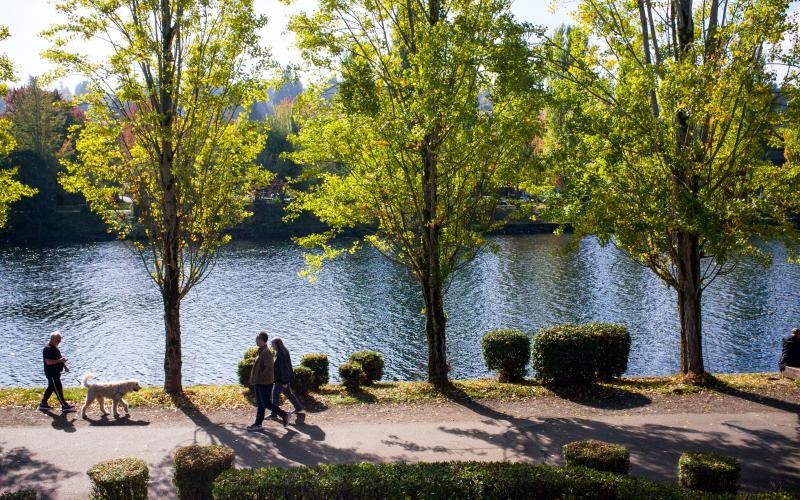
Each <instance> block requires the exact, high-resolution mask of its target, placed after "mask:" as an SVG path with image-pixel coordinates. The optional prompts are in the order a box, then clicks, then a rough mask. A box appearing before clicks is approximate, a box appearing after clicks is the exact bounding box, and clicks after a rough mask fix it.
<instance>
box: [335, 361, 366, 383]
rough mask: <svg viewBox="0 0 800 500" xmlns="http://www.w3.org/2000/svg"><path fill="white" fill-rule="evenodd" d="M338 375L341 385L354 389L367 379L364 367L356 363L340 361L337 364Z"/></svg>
mask: <svg viewBox="0 0 800 500" xmlns="http://www.w3.org/2000/svg"><path fill="white" fill-rule="evenodd" d="M339 377H341V379H342V385H343V386H345V387H347V388H348V389H355V388H357V387H359V386H360V385H363V384H364V383H365V382H366V381H367V376H366V374H365V373H364V369H363V368H361V365H360V364H358V363H342V364H341V365H339Z"/></svg>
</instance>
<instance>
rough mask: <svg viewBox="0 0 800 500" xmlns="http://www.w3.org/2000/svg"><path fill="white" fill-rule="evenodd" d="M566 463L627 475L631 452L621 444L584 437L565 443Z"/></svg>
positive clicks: (563, 449) (563, 448)
mask: <svg viewBox="0 0 800 500" xmlns="http://www.w3.org/2000/svg"><path fill="white" fill-rule="evenodd" d="M561 450H562V453H563V454H564V463H565V464H567V465H580V466H583V467H589V468H590V469H595V470H601V471H606V472H613V473H614V474H622V475H625V474H627V473H628V469H630V466H631V460H630V453H628V450H627V448H625V447H624V446H622V445H619V444H613V443H606V442H604V441H595V440H594V439H584V440H582V441H573V442H571V443H567V444H565V445H564V446H563V447H562V448H561Z"/></svg>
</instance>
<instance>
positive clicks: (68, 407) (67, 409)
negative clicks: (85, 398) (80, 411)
mask: <svg viewBox="0 0 800 500" xmlns="http://www.w3.org/2000/svg"><path fill="white" fill-rule="evenodd" d="M61 411H62V412H64V413H67V412H70V411H77V410H76V409H75V405H66V406H62V407H61Z"/></svg>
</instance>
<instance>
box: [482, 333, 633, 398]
mask: <svg viewBox="0 0 800 500" xmlns="http://www.w3.org/2000/svg"><path fill="white" fill-rule="evenodd" d="M481 347H482V350H483V359H484V361H485V362H486V366H487V368H489V369H490V370H495V371H497V372H498V375H499V379H500V381H501V382H515V381H519V380H521V379H522V378H523V377H524V376H525V372H526V370H527V365H528V361H529V360H531V365H532V367H533V369H534V371H535V372H536V376H537V377H538V378H540V379H542V380H545V381H547V382H554V383H587V382H592V381H594V380H610V379H612V378H614V377H619V376H621V375H622V374H623V373H625V370H627V368H628V354H629V353H630V348H631V336H630V333H629V332H628V330H627V328H625V327H624V326H622V325H615V324H611V323H588V324H583V325H560V326H555V327H551V328H545V329H543V330H540V331H539V332H538V333H537V334H536V335H535V336H534V337H533V347H532V348H531V341H530V339H529V338H528V336H527V335H526V334H525V333H524V332H521V331H519V330H494V331H491V332H489V333H487V334H486V335H485V336H484V337H483V340H482V341H481Z"/></svg>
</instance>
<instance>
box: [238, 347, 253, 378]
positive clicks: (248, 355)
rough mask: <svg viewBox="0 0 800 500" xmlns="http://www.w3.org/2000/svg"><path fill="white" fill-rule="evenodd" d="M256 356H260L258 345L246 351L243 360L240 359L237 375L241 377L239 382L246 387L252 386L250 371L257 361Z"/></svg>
mask: <svg viewBox="0 0 800 500" xmlns="http://www.w3.org/2000/svg"><path fill="white" fill-rule="evenodd" d="M256 356H258V347H251V348H249V349H247V350H246V351H244V354H243V355H242V360H241V361H239V367H238V369H237V370H236V375H237V376H238V377H239V384H241V385H243V386H244V387H250V372H251V371H252V370H253V365H254V364H255V363H256Z"/></svg>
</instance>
